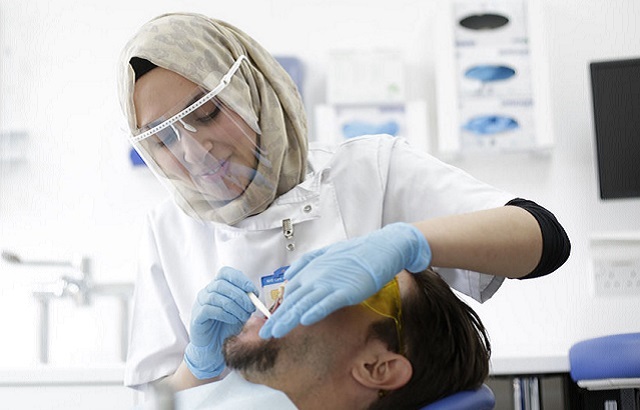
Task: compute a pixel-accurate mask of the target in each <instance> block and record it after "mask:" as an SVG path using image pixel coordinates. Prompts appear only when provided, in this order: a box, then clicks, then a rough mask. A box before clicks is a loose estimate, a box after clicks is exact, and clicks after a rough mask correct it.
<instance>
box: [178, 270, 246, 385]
mask: <svg viewBox="0 0 640 410" xmlns="http://www.w3.org/2000/svg"><path fill="white" fill-rule="evenodd" d="M247 292H253V293H255V294H256V295H258V290H257V289H256V287H255V286H254V285H253V283H252V282H251V280H249V278H247V277H246V276H245V275H244V274H243V273H242V272H240V271H239V270H236V269H233V268H230V267H223V268H222V269H220V272H218V275H216V277H215V278H214V279H213V280H212V281H211V282H210V283H209V284H208V285H207V286H206V287H205V288H204V289H202V290H201V291H200V292H198V297H197V298H196V301H195V303H194V305H193V310H192V312H191V325H190V338H191V341H190V342H189V344H188V345H187V348H186V350H185V352H184V361H185V363H186V365H187V367H188V368H189V370H190V371H191V373H193V375H194V376H195V377H197V378H198V379H210V378H212V377H216V376H219V375H220V373H222V371H223V370H224V367H225V363H224V357H223V355H222V344H223V343H224V341H225V339H226V338H227V337H229V336H232V335H235V334H238V333H239V332H240V330H241V329H242V326H243V325H244V323H245V322H246V321H247V320H248V319H249V317H250V316H251V314H252V313H253V312H254V311H255V309H256V308H255V306H254V305H253V303H251V300H250V299H249V297H248V296H247Z"/></svg>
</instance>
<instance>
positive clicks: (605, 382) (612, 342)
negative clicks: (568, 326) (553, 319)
mask: <svg viewBox="0 0 640 410" xmlns="http://www.w3.org/2000/svg"><path fill="white" fill-rule="evenodd" d="M569 364H570V366H571V371H570V372H571V378H572V379H573V380H574V381H575V382H576V383H577V385H578V386H579V387H581V388H582V389H585V390H582V391H581V392H580V393H581V396H582V399H583V400H584V405H583V408H591V406H593V405H596V403H598V404H601V405H600V407H598V408H603V407H602V404H604V405H605V406H606V405H608V406H610V407H605V408H617V409H619V410H640V333H624V334H617V335H610V336H603V337H597V338H594V339H588V340H584V341H581V342H578V343H576V344H574V345H573V346H572V347H571V349H570V350H569ZM614 403H615V407H613V406H614ZM587 405H588V406H587ZM594 408H595V407H594Z"/></svg>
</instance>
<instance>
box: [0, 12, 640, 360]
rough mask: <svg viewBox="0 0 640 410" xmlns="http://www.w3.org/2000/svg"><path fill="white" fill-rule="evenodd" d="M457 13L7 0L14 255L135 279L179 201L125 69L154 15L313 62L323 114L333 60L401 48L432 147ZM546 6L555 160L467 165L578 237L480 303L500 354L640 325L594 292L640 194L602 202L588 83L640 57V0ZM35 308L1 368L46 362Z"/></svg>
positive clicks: (6, 180)
mask: <svg viewBox="0 0 640 410" xmlns="http://www.w3.org/2000/svg"><path fill="white" fill-rule="evenodd" d="M443 3H444V2H441V1H435V0H434V1H425V0H398V1H394V2H389V1H383V0H366V1H365V0H340V1H327V0H323V1H319V0H305V1H300V0H295V1H294V0H271V1H266V0H236V1H228V2H204V1H186V0H185V1H168V0H154V1H143V0H138V1H135V2H132V1H124V0H112V1H109V2H86V1H80V0H56V1H48V2H45V1H35V0H27V1H23V2H3V4H1V5H0V30H1V32H0V59H1V70H2V71H1V77H0V81H1V82H0V91H1V94H0V95H1V100H0V104H1V110H0V129H2V130H15V129H20V130H26V131H27V132H28V134H29V139H28V143H27V147H28V150H27V153H26V161H24V162H19V163H0V177H1V178H0V248H2V249H6V248H8V249H12V250H16V251H18V252H20V253H22V254H23V255H24V256H43V257H57V258H67V257H69V256H70V255H73V254H78V253H80V254H86V255H89V256H91V257H92V258H93V260H94V264H95V276H96V279H97V280H104V281H113V280H118V281H122V280H133V278H134V266H135V257H136V247H137V236H138V231H139V228H140V225H141V221H142V218H143V215H144V214H145V212H146V210H147V209H148V208H149V207H150V206H152V205H153V204H154V203H156V202H157V201H158V200H159V199H160V198H162V197H164V196H165V193H164V191H163V190H162V188H161V187H160V186H159V184H158V183H157V182H156V181H155V180H154V179H153V177H152V176H151V175H150V174H148V172H147V171H146V170H144V169H133V168H132V167H131V166H130V164H129V162H128V158H127V152H128V143H127V142H126V139H125V132H124V131H123V130H124V127H123V122H122V120H121V119H120V112H119V107H118V102H117V98H116V87H115V66H116V61H117V57H118V53H119V51H120V49H121V47H122V46H123V44H124V43H125V41H126V40H127V39H128V37H129V36H130V35H131V34H132V33H133V32H134V31H135V30H136V29H137V28H138V27H139V26H140V25H141V24H142V23H143V22H145V21H147V20H148V19H150V18H151V17H153V16H155V15H157V14H160V13H163V12H166V11H179V10H188V11H197V12H202V13H205V14H209V15H211V16H215V17H217V18H221V19H223V20H227V21H229V22H231V23H233V24H235V25H237V26H239V27H240V28H242V29H244V30H245V31H246V32H247V33H249V34H250V35H252V36H254V37H255V38H256V39H257V40H259V41H260V42H261V43H262V44H263V45H265V46H266V47H267V48H268V49H270V50H271V51H272V52H273V53H274V54H280V55H284V54H295V55H297V56H298V57H299V58H301V59H302V60H303V62H304V63H305V66H306V75H307V80H306V86H305V89H304V93H305V103H306V104H307V106H308V108H309V112H310V113H311V112H312V110H311V108H312V107H313V106H314V105H315V104H317V103H321V102H324V91H323V90H324V81H325V78H324V69H325V67H326V63H327V52H328V51H329V50H331V49H334V48H341V49H344V48H356V49H369V48H371V47H372V46H373V45H375V46H376V47H381V48H384V47H400V48H401V49H402V51H403V53H404V57H405V62H406V64H407V80H408V81H409V84H410V86H409V87H408V88H407V89H408V93H409V95H408V97H409V98H423V99H425V100H426V101H427V102H428V106H429V110H428V113H427V114H428V116H429V124H430V131H431V134H432V136H431V138H434V137H435V135H434V134H435V129H436V128H435V124H436V118H435V108H434V105H435V103H436V98H435V92H434V89H435V81H436V80H435V73H434V60H433V55H434V54H435V50H436V49H437V47H438V37H437V33H436V32H435V30H434V29H433V27H434V26H435V22H434V15H435V14H436V13H435V12H436V10H437V7H441V5H442V4H443ZM544 5H545V10H546V15H547V18H546V19H545V24H546V27H545V31H546V33H547V39H548V42H547V53H548V56H549V65H550V67H549V68H550V83H549V84H548V87H549V93H550V96H551V104H552V107H551V108H552V109H551V111H552V112H553V118H551V119H550V121H553V130H554V136H555V141H556V148H555V150H554V152H553V154H552V156H551V157H548V158H531V157H528V156H524V155H510V156H504V157H501V158H497V159H496V158H493V159H491V160H485V159H482V158H478V159H476V160H473V159H467V160H464V161H459V162H456V165H458V166H460V167H462V168H464V169H466V170H468V171H470V172H471V173H472V174H474V175H476V176H477V177H479V178H480V179H483V180H486V181H488V182H490V183H493V184H495V185H497V186H499V187H501V188H504V189H506V190H509V191H512V192H514V193H516V194H518V195H519V196H522V197H525V198H530V199H533V200H536V201H538V202H539V203H541V204H543V205H545V206H546V207H548V208H549V209H551V210H552V211H554V212H555V214H556V215H557V216H558V218H559V219H560V220H561V222H562V223H563V224H564V226H565V227H566V229H567V231H568V233H569V235H570V237H571V239H572V243H573V252H572V256H571V258H570V260H569V261H568V262H567V263H566V264H565V265H564V266H563V267H562V268H561V269H560V270H559V271H558V272H557V273H555V274H553V275H551V276H548V277H546V278H543V279H540V280H536V281H529V282H519V281H509V282H508V283H506V284H505V286H504V287H503V289H502V290H501V291H500V292H499V293H498V295H496V296H495V297H494V298H493V299H492V300H491V301H490V302H488V303H486V304H485V305H483V306H477V305H474V307H476V308H477V309H478V310H479V311H480V313H481V315H482V317H483V319H484V320H485V322H486V324H487V326H488V327H489V330H490V332H491V334H492V339H493V342H494V347H495V354H496V355H501V356H504V355H510V354H520V353H521V354H532V355H537V354H544V353H562V352H566V351H567V349H568V348H569V346H570V345H571V344H572V343H574V342H575V341H577V340H579V339H581V338H584V337H589V336H592V335H599V334H604V333H610V332H622V331H640V310H639V309H637V306H638V298H637V297H627V298H617V299H601V298H596V297H594V296H593V293H592V290H591V288H590V284H591V274H590V268H589V253H588V252H589V251H588V237H589V235H591V234H593V233H596V232H602V231H612V232H619V231H630V230H633V231H640V217H638V215H639V214H640V212H639V211H640V200H618V201H609V202H603V201H601V200H599V199H598V193H597V178H596V168H595V162H594V147H593V139H594V136H593V126H592V122H591V108H590V107H591V106H590V94H589V77H588V62H589V61H592V60H597V59H606V58H618V57H630V56H635V57H637V56H640V31H639V30H638V29H637V22H638V21H640V3H638V2H637V0H617V1H616V2H605V1H602V0H565V1H561V2H558V1H551V0H546V1H544ZM312 120H313V119H312V118H311V121H312ZM311 129H313V128H312V127H311ZM58 274H59V272H57V271H56V272H49V273H47V274H36V273H35V272H33V271H32V270H27V269H21V268H17V267H15V266H11V265H7V264H3V263H0V275H1V276H0V278H1V279H0V280H2V286H3V287H5V289H7V288H9V289H11V287H12V286H13V287H14V288H20V289H22V290H23V291H24V290H25V289H27V285H25V283H26V282H29V280H30V279H29V278H35V277H38V280H45V279H47V280H50V279H52V278H55V277H56V276H57V275H58ZM38 275H39V276H38ZM16 283H18V285H16ZM20 283H22V285H20ZM29 283H30V282H29ZM5 284H7V285H6V286H5ZM21 309H22V310H21ZM21 309H15V310H13V312H14V313H8V312H6V311H2V312H1V313H0V317H1V318H2V322H3V323H5V320H8V322H7V323H9V324H10V326H11V327H13V328H14V329H16V332H15V335H16V337H15V338H14V339H12V340H14V341H13V342H12V341H10V340H7V341H3V342H2V343H3V349H2V351H4V352H0V365H2V364H3V363H6V362H9V363H10V364H11V363H18V362H19V361H20V360H23V359H20V358H19V357H20V354H22V356H23V357H30V358H31V359H29V360H34V359H33V357H32V355H33V353H32V351H33V350H32V348H33V346H34V342H33V338H34V334H35V333H34V330H33V329H32V327H33V326H32V325H31V324H30V323H25V322H26V320H24V319H22V316H20V315H21V314H23V313H21V312H27V313H29V314H32V313H33V312H32V310H29V309H32V308H31V307H26V305H25V306H22V307H21ZM83 340H84V339H83ZM105 343H106V342H105ZM102 349H107V350H109V349H112V347H111V346H106V345H105V346H102ZM9 352H14V353H20V354H12V353H9ZM30 355H31V356H30ZM107 356H109V355H107ZM111 356H112V355H111Z"/></svg>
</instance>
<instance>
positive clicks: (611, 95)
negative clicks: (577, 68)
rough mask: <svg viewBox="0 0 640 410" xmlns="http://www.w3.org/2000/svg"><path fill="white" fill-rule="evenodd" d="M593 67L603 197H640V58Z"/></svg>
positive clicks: (598, 160) (597, 140) (598, 155)
mask: <svg viewBox="0 0 640 410" xmlns="http://www.w3.org/2000/svg"><path fill="white" fill-rule="evenodd" d="M590 67H591V90H592V99H593V118H594V124H595V136H596V150H597V163H598V178H599V185H600V198H602V199H613V198H633V197H640V58H638V59H626V60H615V61H598V62H592V63H591V64H590Z"/></svg>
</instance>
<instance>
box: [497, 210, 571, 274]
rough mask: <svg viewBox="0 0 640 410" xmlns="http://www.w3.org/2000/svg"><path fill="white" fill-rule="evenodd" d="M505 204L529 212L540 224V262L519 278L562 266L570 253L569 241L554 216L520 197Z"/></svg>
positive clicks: (547, 271)
mask: <svg viewBox="0 0 640 410" xmlns="http://www.w3.org/2000/svg"><path fill="white" fill-rule="evenodd" d="M506 205H512V206H517V207H519V208H522V209H524V210H526V211H527V212H529V213H530V214H531V215H533V216H534V218H536V220H537V221H538V224H539V225H540V231H542V256H541V257H540V262H538V266H536V268H535V269H534V270H533V271H532V272H531V273H529V274H528V275H526V276H524V277H522V278H520V279H531V278H537V277H540V276H544V275H548V274H550V273H551V272H553V271H555V270H556V269H558V268H559V267H560V266H562V264H564V263H565V262H566V261H567V259H568V258H569V254H570V253H571V242H570V241H569V237H568V236H567V233H566V232H565V231H564V228H562V225H560V222H558V220H557V219H556V217H555V216H554V215H553V214H552V213H551V212H549V211H548V210H546V209H545V208H543V207H541V206H540V205H538V204H536V203H535V202H533V201H529V200H526V199H522V198H516V199H512V200H511V201H509V202H507V204H506Z"/></svg>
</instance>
